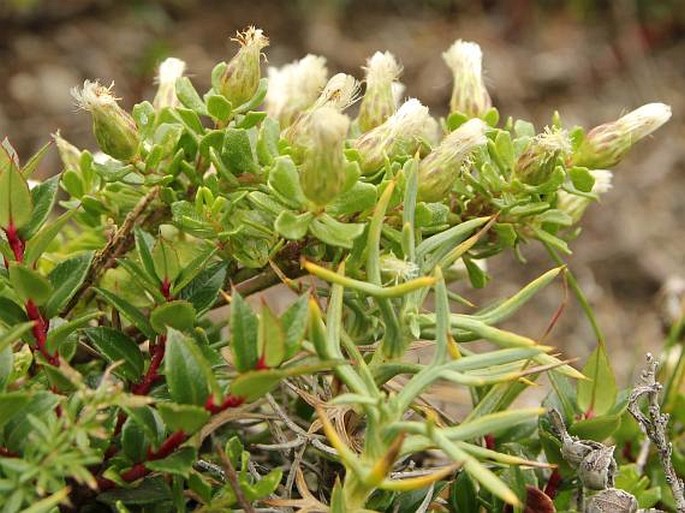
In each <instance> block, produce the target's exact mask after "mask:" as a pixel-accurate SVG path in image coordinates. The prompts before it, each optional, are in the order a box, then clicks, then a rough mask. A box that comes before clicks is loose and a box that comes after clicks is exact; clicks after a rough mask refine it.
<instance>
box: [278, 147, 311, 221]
mask: <svg viewBox="0 0 685 513" xmlns="http://www.w3.org/2000/svg"><path fill="white" fill-rule="evenodd" d="M269 187H270V188H271V190H273V191H274V192H275V193H276V196H277V197H278V199H280V200H281V201H282V202H283V203H285V204H286V205H288V206H289V207H292V208H299V207H300V206H302V205H304V204H306V203H307V198H305V196H304V192H302V186H301V185H300V175H299V173H298V172H297V168H296V167H295V163H294V162H293V161H292V159H291V158H290V157H277V158H276V159H275V160H274V165H273V167H272V168H271V171H270V172H269Z"/></svg>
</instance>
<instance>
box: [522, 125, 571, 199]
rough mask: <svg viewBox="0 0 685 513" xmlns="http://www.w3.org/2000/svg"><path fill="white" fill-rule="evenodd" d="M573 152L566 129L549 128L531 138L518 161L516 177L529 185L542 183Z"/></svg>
mask: <svg viewBox="0 0 685 513" xmlns="http://www.w3.org/2000/svg"><path fill="white" fill-rule="evenodd" d="M570 153H571V143H570V142H569V139H568V135H567V134H566V132H565V131H564V130H551V129H549V128H547V129H546V130H545V131H544V132H543V133H541V134H539V135H537V136H536V137H534V138H533V139H531V141H530V143H529V144H528V147H527V148H526V150H525V151H524V152H523V153H522V154H521V156H520V157H519V158H518V160H517V161H516V165H515V166H514V177H515V178H518V179H519V180H521V181H522V182H523V183H526V184H528V185H540V184H541V183H544V182H545V181H546V180H547V179H549V177H550V176H551V175H552V172H553V171H554V168H555V167H556V166H557V164H558V163H559V159H561V161H562V162H563V161H565V160H566V157H567V156H568V155H569V154H570Z"/></svg>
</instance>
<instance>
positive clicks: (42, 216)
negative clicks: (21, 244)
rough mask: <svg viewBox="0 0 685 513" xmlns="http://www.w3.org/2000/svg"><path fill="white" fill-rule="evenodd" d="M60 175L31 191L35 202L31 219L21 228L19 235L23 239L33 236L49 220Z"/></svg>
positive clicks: (32, 199)
mask: <svg viewBox="0 0 685 513" xmlns="http://www.w3.org/2000/svg"><path fill="white" fill-rule="evenodd" d="M59 180H60V176H59V175H56V176H53V177H52V178H49V179H48V180H46V181H44V182H43V183H41V184H39V185H37V186H36V187H34V188H33V190H32V191H31V201H32V202H33V212H32V214H31V219H30V220H29V222H28V223H26V224H25V225H24V226H23V227H22V229H21V230H19V236H20V237H21V238H22V240H29V239H30V238H31V237H33V236H34V235H35V234H36V233H37V232H38V230H40V228H41V226H43V224H44V223H45V221H47V219H48V216H49V215H50V212H51V211H52V207H53V206H54V205H55V199H56V198H57V190H58V186H59Z"/></svg>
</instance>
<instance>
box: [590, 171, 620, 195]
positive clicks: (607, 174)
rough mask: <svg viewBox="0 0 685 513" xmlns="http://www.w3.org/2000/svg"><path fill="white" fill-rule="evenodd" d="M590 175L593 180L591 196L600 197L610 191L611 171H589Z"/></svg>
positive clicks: (612, 175)
mask: <svg viewBox="0 0 685 513" xmlns="http://www.w3.org/2000/svg"><path fill="white" fill-rule="evenodd" d="M590 174H591V175H592V177H593V178H594V179H595V183H594V184H593V185H592V193H593V194H597V195H601V194H604V193H605V192H609V190H611V188H612V184H611V181H612V179H613V177H614V174H613V173H612V172H611V171H609V170H608V169H591V170H590Z"/></svg>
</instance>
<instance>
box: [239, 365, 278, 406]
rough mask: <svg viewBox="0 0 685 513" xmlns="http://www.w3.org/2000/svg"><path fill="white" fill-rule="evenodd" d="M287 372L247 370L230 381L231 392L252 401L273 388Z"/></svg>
mask: <svg viewBox="0 0 685 513" xmlns="http://www.w3.org/2000/svg"><path fill="white" fill-rule="evenodd" d="M285 377H287V373H285V372H284V371H282V370H280V369H269V370H258V371H248V372H245V373H243V374H240V375H239V376H238V377H237V378H235V379H234V380H233V382H232V383H231V394H233V395H235V396H238V397H243V398H245V400H246V401H248V402H250V401H254V400H255V399H259V398H260V397H262V396H264V395H266V394H268V393H269V392H270V391H271V390H273V389H274V388H275V387H276V386H277V385H278V383H280V382H281V380H282V379H283V378H285Z"/></svg>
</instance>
